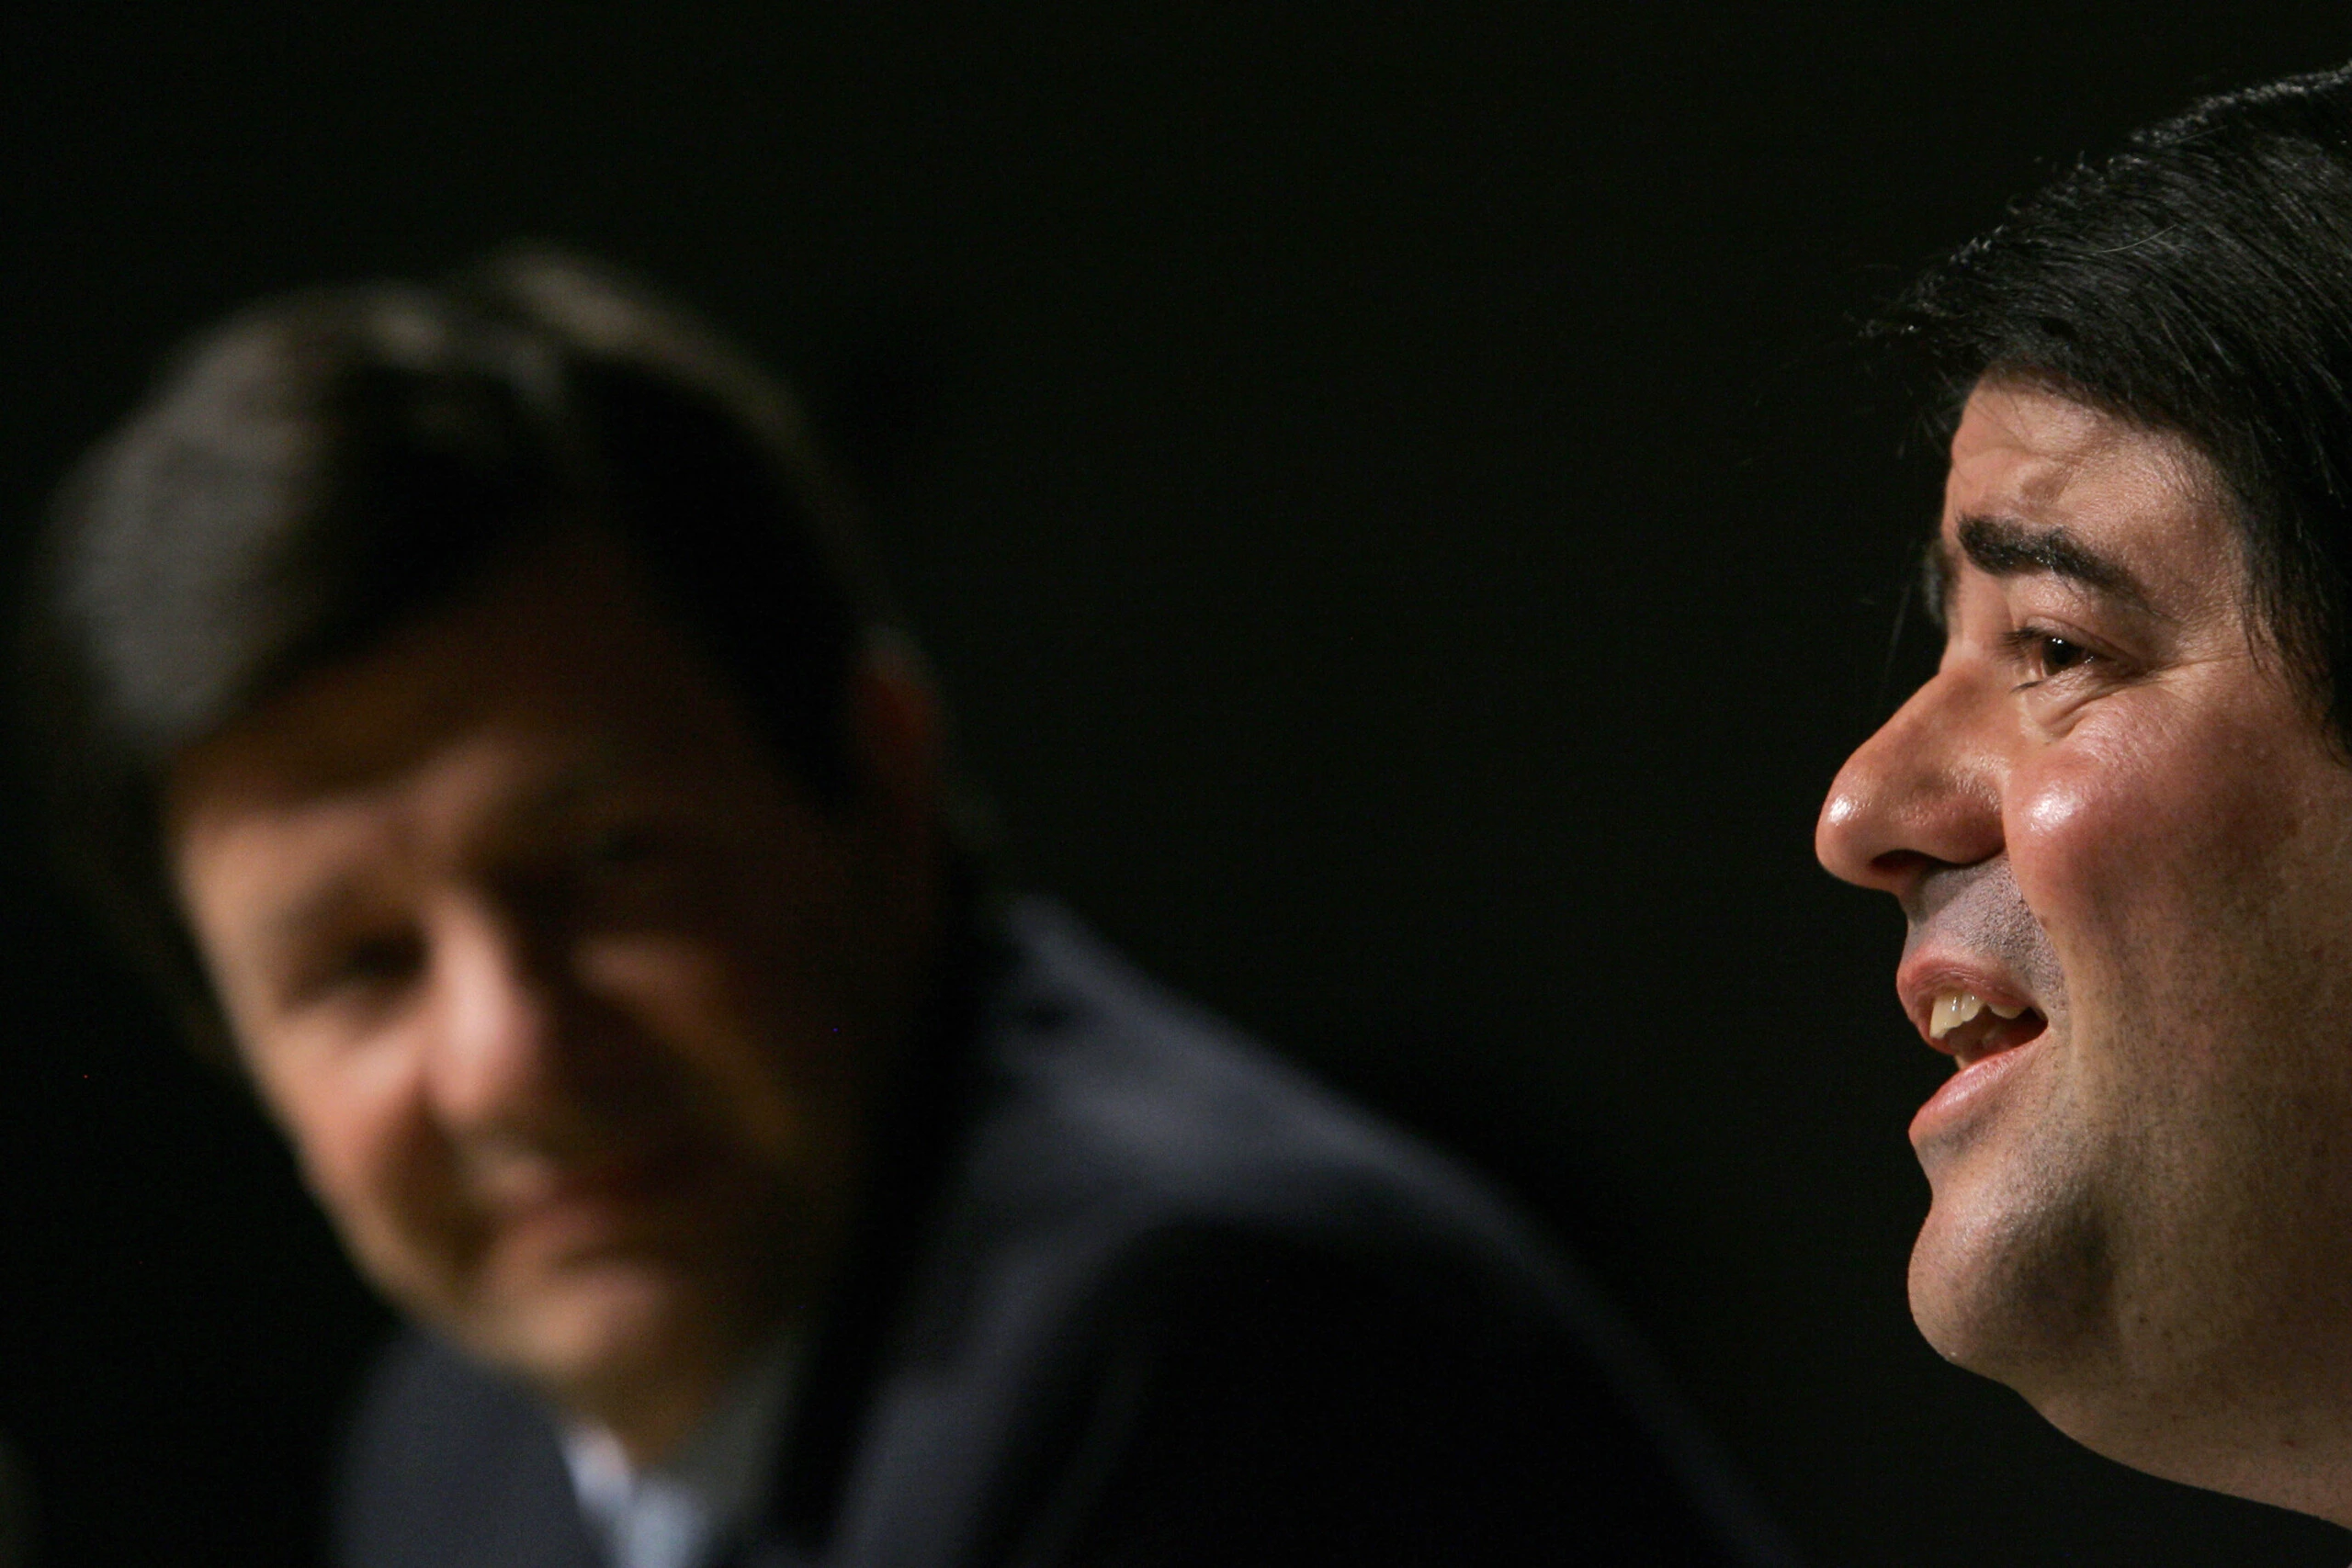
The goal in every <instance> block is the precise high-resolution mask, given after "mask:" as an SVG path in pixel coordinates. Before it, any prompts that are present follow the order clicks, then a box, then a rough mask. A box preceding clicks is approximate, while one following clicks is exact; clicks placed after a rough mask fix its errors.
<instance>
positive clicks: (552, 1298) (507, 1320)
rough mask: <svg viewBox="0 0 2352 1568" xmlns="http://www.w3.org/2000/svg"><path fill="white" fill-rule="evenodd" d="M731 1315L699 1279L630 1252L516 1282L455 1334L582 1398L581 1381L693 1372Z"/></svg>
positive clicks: (512, 1367) (565, 1394)
mask: <svg viewBox="0 0 2352 1568" xmlns="http://www.w3.org/2000/svg"><path fill="white" fill-rule="evenodd" d="M727 1315H728V1314H725V1313H724V1312H723V1311H722V1310H720V1309H719V1308H718V1307H717V1306H716V1305H715V1303H713V1302H712V1301H711V1299H710V1292H708V1291H707V1290H705V1289H701V1288H698V1282H696V1281H693V1280H684V1279H681V1278H679V1277H678V1275H677V1274H676V1273H675V1272H674V1271H673V1270H671V1269H663V1268H660V1267H658V1266H649V1265H647V1264H644V1263H642V1262H638V1261H634V1260H632V1261H628V1262H613V1263H605V1264H599V1265H595V1266H591V1267H586V1268H580V1269H571V1270H567V1271H566V1274H565V1277H563V1278H561V1279H559V1280H546V1281H541V1282H538V1283H537V1285H536V1286H535V1287H534V1288H532V1289H530V1290H527V1291H520V1292H514V1293H513V1294H511V1295H510V1296H509V1297H508V1299H507V1300H506V1301H505V1302H503V1303H497V1304H496V1305H492V1306H487V1307H486V1308H485V1309H484V1310H482V1311H480V1312H478V1313H477V1314H472V1321H471V1322H469V1323H465V1324H461V1325H458V1338H459V1339H460V1340H461V1341H463V1342H464V1343H465V1344H466V1345H467V1346H468V1348H470V1349H472V1350H473V1351H474V1353H475V1354H477V1355H479V1356H480V1357H481V1358H482V1359H484V1360H486V1361H488V1362H490V1363H491V1364H492V1365H493V1366H498V1367H503V1368H505V1369H507V1370H509V1371H513V1372H515V1374H516V1375H518V1376H520V1377H521V1378H523V1379H524V1380H525V1381H526V1382H530V1383H532V1384H534V1385H535V1386H537V1387H538V1388H539V1389H540V1390H541V1392H542V1393H545V1394H547V1395H548V1397H550V1398H553V1399H555V1400H556V1401H557V1402H558V1403H560V1404H568V1405H576V1404H580V1403H581V1402H582V1401H581V1396H582V1393H584V1392H585V1391H590V1390H595V1389H600V1388H605V1387H611V1386H615V1385H626V1384H632V1383H637V1382H642V1381H645V1380H648V1379H672V1378H676V1377H679V1376H682V1375H691V1373H692V1371H695V1370H699V1369H701V1368H703V1367H704V1366H706V1365H707V1364H708V1363H709V1362H710V1361H712V1360H713V1359H722V1358H723V1357H724V1355H725V1354H726V1352H725V1350H724V1349H723V1348H721V1347H720V1344H719V1342H720V1341H721V1340H724V1339H726V1338H727V1337H728V1336H727V1335H726V1333H725V1332H724V1330H723V1329H722V1327H721V1323H722V1321H723V1319H724V1318H725V1317H726V1316H727ZM591 1402H592V1403H593V1400H592V1401H591Z"/></svg>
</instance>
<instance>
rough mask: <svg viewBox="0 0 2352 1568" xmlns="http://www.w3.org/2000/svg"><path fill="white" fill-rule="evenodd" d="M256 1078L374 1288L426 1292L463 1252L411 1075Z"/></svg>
mask: <svg viewBox="0 0 2352 1568" xmlns="http://www.w3.org/2000/svg"><path fill="white" fill-rule="evenodd" d="M260 1081H261V1083H262V1086H263V1096H264V1099H265V1100H266V1101H267V1102H268V1104H269V1106H270V1108H271V1111H272V1113H273V1115H274V1116H275V1117H276V1118H277V1122H278V1125H279V1126H280V1127H281V1128H282V1129H284V1131H285V1133H286V1134H287V1137H288V1140H289V1141H290V1142H291V1143H292V1144H293V1145H294V1150H295V1154H296V1156H297V1157H298V1158H299V1159H300V1163H301V1168H302V1175H303V1179H304V1181H305V1182H306V1183H307V1184H308V1186H309V1187H310V1189H311V1195H312V1196H313V1197H315V1198H316V1199H317V1200H318V1201H319V1204H320V1206H321V1207H322V1208H323V1209H324V1210H325V1211H326V1212H327V1215H328V1217H329V1218H330V1219H331V1220H333V1221H334V1224H335V1228H336V1230H337V1231H338V1232H340V1233H341V1235H343V1237H344V1239H345V1243H346V1244H347V1245H348V1246H349V1247H351V1249H352V1251H353V1252H354V1253H355V1254H356V1256H357V1257H358V1258H359V1259H360V1260H361V1261H362V1262H363V1263H364V1264H365V1265H366V1266H367V1268H368V1272H369V1273H371V1274H373V1275H374V1276H375V1277H376V1278H377V1279H378V1280H379V1282H381V1283H383V1284H385V1285H386V1286H388V1287H389V1288H390V1289H392V1290H393V1291H394V1292H395V1293H399V1294H403V1295H406V1294H410V1293H412V1292H414V1291H416V1290H419V1289H431V1288H433V1287H434V1285H435V1282H436V1281H435V1277H436V1276H438V1275H440V1274H442V1273H444V1272H445V1271H446V1270H447V1269H450V1268H451V1267H453V1266H454V1265H455V1264H456V1263H457V1262H458V1260H459V1259H461V1258H464V1257H466V1256H468V1255H469V1243H468V1227H467V1225H466V1222H465V1217H464V1210H463V1205H462V1203H461V1202H460V1194H459V1191H458V1179H457V1172H456V1165H455V1161H454V1158H453V1157H452V1156H451V1153H450V1151H449V1149H448V1148H447V1145H446V1143H444V1142H443V1141H442V1140H440V1139H439V1138H437V1137H436V1136H435V1134H434V1131H433V1128H432V1125H431V1122H430V1119H429V1118H428V1117H426V1116H425V1115H424V1113H423V1107H422V1102H421V1100H420V1098H419V1096H418V1093H417V1086H416V1085H415V1083H414V1081H413V1074H409V1073H405V1072H403V1071H401V1070H399V1069H398V1068H397V1066H396V1065H394V1064H377V1065H370V1066H368V1067H366V1068H363V1069H355V1070H350V1071H320V1070H313V1071H311V1072H308V1073H291V1074H288V1073H280V1074H278V1075H276V1076H275V1077H264V1078H262V1079H261V1080H260Z"/></svg>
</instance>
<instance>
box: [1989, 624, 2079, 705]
mask: <svg viewBox="0 0 2352 1568" xmlns="http://www.w3.org/2000/svg"><path fill="white" fill-rule="evenodd" d="M2002 640H2003V641H2004V642H2006V643H2007V646H2008V651H2009V657H2010V659H2011V660H2012V661H2014V662H2015V664H2016V665H2017V667H2018V670H2020V671H2023V673H2024V675H2025V679H2024V680H2023V681H2022V682H2019V684H2018V690H2020V691H2022V690H2024V689H2025V688H2026V687H2029V686H2038V685H2040V684H2041V682H2044V681H2048V680H2052V679H2054V678H2055V677H2057V676H2060V675H2064V674H2065V673H2066V672H2067V671H2070V670H2077V669H2080V668H2082V667H2083V666H2084V665H2086V664H2089V663H2091V662H2093V661H2095V660H2097V659H2098V654H2096V653H2094V652H2092V651H2091V649H2088V648H2087V647H2086V646H2084V645H2083V644H2082V643H2079V642H2076V641H2075V640H2074V639H2072V638H2070V637H2062V636H2060V635H2059V634H2058V633H2056V632H2054V631H2052V630H2051V629H2050V628H2049V627H2047V626H2019V627H2018V628H2017V629H2016V630H2015V631H2012V632H2010V633H2009V634H2008V635H2007V637H2004V638H2003V639H2002Z"/></svg>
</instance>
